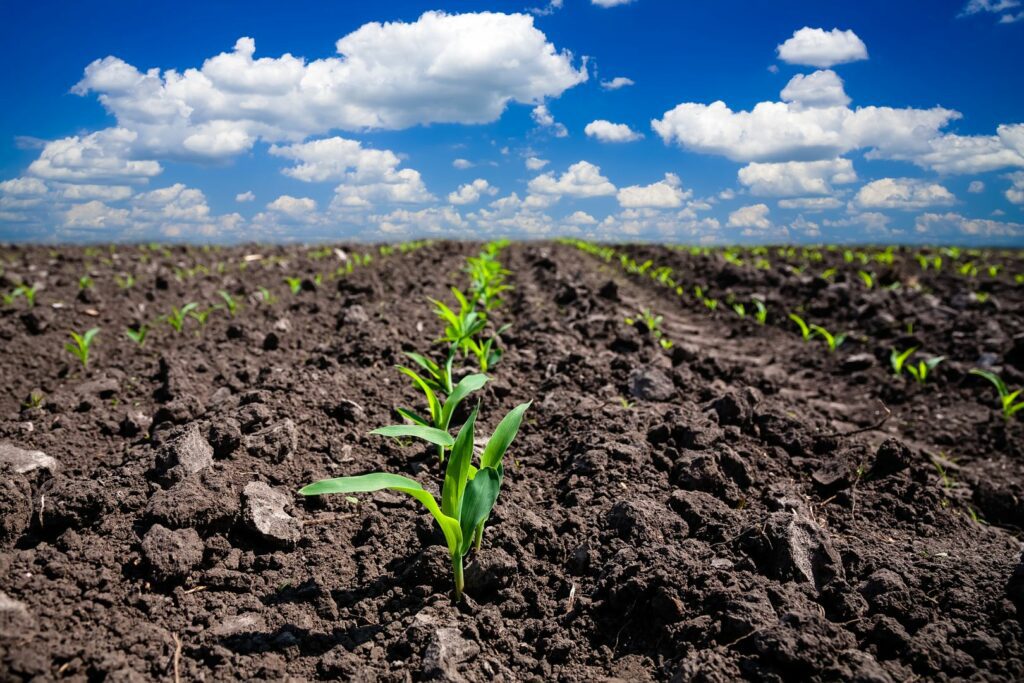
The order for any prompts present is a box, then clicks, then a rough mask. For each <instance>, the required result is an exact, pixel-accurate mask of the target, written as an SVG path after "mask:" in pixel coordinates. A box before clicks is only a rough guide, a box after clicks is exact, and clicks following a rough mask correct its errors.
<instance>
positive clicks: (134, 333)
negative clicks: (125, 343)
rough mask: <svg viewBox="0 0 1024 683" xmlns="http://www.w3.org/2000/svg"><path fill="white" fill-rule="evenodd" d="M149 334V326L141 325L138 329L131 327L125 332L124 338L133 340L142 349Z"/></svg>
mask: <svg viewBox="0 0 1024 683" xmlns="http://www.w3.org/2000/svg"><path fill="white" fill-rule="evenodd" d="M148 334H149V325H139V326H138V327H135V328H131V327H129V328H128V329H126V330H125V331H124V336H126V337H128V338H129V339H131V340H132V341H133V342H135V344H136V345H138V346H139V347H140V348H141V347H143V346H145V345H146V336H147V335H148Z"/></svg>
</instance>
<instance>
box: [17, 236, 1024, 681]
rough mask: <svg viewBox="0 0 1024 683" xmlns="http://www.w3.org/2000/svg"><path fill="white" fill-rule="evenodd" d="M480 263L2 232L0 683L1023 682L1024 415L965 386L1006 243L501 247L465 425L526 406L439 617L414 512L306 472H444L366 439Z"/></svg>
mask: <svg viewBox="0 0 1024 683" xmlns="http://www.w3.org/2000/svg"><path fill="white" fill-rule="evenodd" d="M484 249H485V245H481V244H478V243H459V242H427V243H411V244H406V245H401V246H400V247H399V246H395V247H386V248H379V247H369V246H366V245H346V246H341V247H338V248H334V247H329V248H309V247H256V246H248V247H232V248H204V249H199V248H186V247H162V246H158V245H150V246H119V247H117V248H106V247H103V248H95V247H94V248H73V247H59V248H56V249H51V248H48V247H5V248H3V249H2V251H0V256H2V262H0V265H2V268H3V271H2V274H0V293H2V294H4V295H5V299H4V301H3V302H2V303H0V348H2V354H0V386H2V387H3V391H2V392H0V516H2V520H3V521H2V524H0V679H3V680H39V681H43V680H52V679H61V678H67V679H70V680H82V681H86V680H88V681H101V680H109V681H148V680H183V681H198V680H207V681H213V680H230V679H244V680H275V681H279V680H285V679H286V678H288V677H291V679H292V680H302V679H321V678H323V679H341V680H385V681H406V680H448V681H460V680H470V681H478V680H487V681H518V680H524V681H547V680H561V681H593V680H602V679H605V680H629V681H643V680H677V681H689V680H700V681H729V680H736V679H751V680H768V681H773V680H857V681H906V680H914V679H927V680H947V679H952V678H963V679H974V680H1007V681H1010V680H1021V679H1022V678H1024V633H1022V629H1021V614H1024V612H1021V610H1024V565H1021V564H1020V560H1021V548H1022V546H1021V542H1020V533H1019V529H1021V528H1022V527H1024V453H1022V447H1021V444H1022V436H1024V429H1022V427H1021V421H1022V418H1024V411H1022V412H1020V413H1017V414H1016V415H1013V416H1008V417H1004V411H1003V409H1002V406H1001V403H1000V398H999V395H998V393H997V391H996V387H995V386H994V384H993V383H992V382H991V381H989V380H988V379H986V378H985V377H982V376H979V375H977V374H974V373H972V370H977V369H980V370H983V371H986V372H991V373H994V374H995V375H997V376H999V377H1001V378H1002V379H1003V380H1004V381H1005V382H1006V384H1007V385H1008V386H1009V387H1010V390H1011V391H1012V390H1014V389H1016V388H1018V387H1020V386H1022V384H1024V258H1022V254H1021V253H1018V252H1010V251H1000V252H995V251H968V250H959V249H943V250H940V249H930V250H929V249H923V250H913V249H910V250H908V249H901V248H870V249H858V248H851V249H845V248H843V247H839V248H820V249H818V248H813V249H812V248H806V249H804V248H800V247H796V248H774V247H772V248H763V249H749V248H748V249H688V248H678V249H676V248H668V247H663V246H657V247H656V246H600V245H591V244H585V243H575V242H559V243H513V244H508V245H504V244H496V245H492V248H491V252H492V253H493V254H494V258H495V259H496V260H497V261H498V262H500V264H501V266H503V268H504V269H506V270H507V275H506V276H505V278H506V282H507V284H508V285H509V286H510V289H508V290H507V291H504V292H502V293H500V298H501V299H502V301H497V300H495V301H494V304H495V305H494V306H493V308H492V310H489V311H487V312H486V321H487V327H486V331H485V333H484V334H483V335H482V336H480V340H484V339H487V338H490V335H491V333H493V332H495V331H497V330H498V329H500V327H501V326H504V325H505V324H509V325H511V327H510V328H509V329H507V330H505V331H503V332H502V333H501V334H500V337H499V338H497V339H496V341H495V347H494V348H500V349H502V350H503V356H502V357H501V359H500V362H497V363H495V364H492V365H493V367H489V368H488V369H487V373H486V374H487V375H488V377H489V381H488V382H487V383H486V384H485V385H484V386H483V387H482V388H481V389H479V390H478V391H476V392H475V393H473V394H472V395H471V396H470V397H469V398H467V399H466V400H464V401H463V402H462V403H461V404H460V405H459V406H458V408H457V409H456V410H455V411H454V416H453V418H452V422H451V426H452V436H454V435H455V429H456V427H458V426H459V425H462V424H464V423H465V422H466V421H467V420H468V419H469V416H470V410H471V408H473V407H474V406H475V405H476V401H477V400H478V399H479V400H480V409H479V416H478V430H477V431H478V434H477V436H478V438H481V437H482V436H483V437H485V436H486V435H488V434H490V433H491V432H492V431H493V430H495V428H496V427H497V424H498V421H499V420H500V419H501V417H502V416H503V415H505V414H506V412H507V411H509V410H511V409H512V408H513V407H514V406H516V405H519V404H522V403H524V402H527V401H532V404H531V405H530V407H529V409H528V410H527V412H526V413H525V419H524V420H523V422H522V424H521V426H520V429H519V433H518V435H517V436H516V437H515V439H514V440H513V441H512V443H511V446H510V448H509V450H508V452H507V454H506V456H505V459H504V480H503V487H502V489H501V495H500V497H499V498H498V501H497V504H496V506H495V507H494V510H493V513H492V514H491V516H490V520H489V521H488V522H487V525H486V533H484V534H483V539H482V546H481V548H480V550H479V551H476V550H471V551H470V552H469V553H468V555H467V556H466V560H465V595H464V596H463V597H462V599H461V600H459V601H455V600H454V599H453V598H454V593H453V577H452V569H451V567H450V565H449V560H450V558H449V551H448V549H447V548H446V545H445V543H446V540H445V537H444V536H443V535H442V533H441V531H440V529H439V527H438V525H437V524H436V523H435V522H434V520H433V519H432V518H431V516H430V515H429V514H428V513H427V512H426V511H425V510H424V509H423V507H422V506H421V505H420V504H419V503H417V502H416V501H414V500H412V499H411V498H409V497H407V496H404V495H402V494H401V493H398V492H395V491H380V492H376V493H365V494H363V493H359V494H350V495H337V496H303V495H300V494H299V493H298V491H299V489H300V488H302V487H303V486H305V485H307V484H310V483H312V482H315V481H317V480H319V479H323V478H327V477H341V476H346V475H358V474H363V473H366V472H370V471H376V470H383V471H387V472H393V473H396V474H403V475H406V476H410V477H414V478H416V479H418V480H419V481H420V482H423V484H424V486H425V487H426V488H427V489H429V490H431V491H433V492H435V493H436V492H437V491H438V490H439V488H440V486H441V482H442V480H443V478H444V473H445V470H444V466H443V465H441V464H439V458H438V447H437V446H434V445H430V444H426V443H422V442H420V441H418V440H416V439H413V438H402V439H390V438H385V437H383V436H379V435H372V434H370V433H369V432H370V431H371V430H373V429H375V428H378V427H381V426H384V425H391V424H397V423H400V422H401V421H402V418H401V417H400V416H399V415H398V414H396V412H395V409H396V407H400V406H404V407H409V408H411V409H412V410H414V411H416V412H418V413H423V412H425V411H426V410H427V408H426V402H425V400H424V394H423V393H422V392H421V391H420V390H418V389H417V387H416V386H415V385H414V384H413V383H412V382H411V381H409V378H408V377H406V376H404V375H403V374H401V373H399V372H398V371H397V370H396V369H395V367H394V366H396V365H410V366H412V367H418V366H415V365H413V364H412V361H411V359H410V358H409V357H408V356H406V355H404V354H405V352H419V353H421V354H429V355H430V356H431V357H433V358H434V359H436V360H439V361H440V360H442V359H443V357H444V349H445V348H446V347H445V345H444V344H443V343H442V344H439V343H436V340H437V339H438V338H439V337H441V336H442V334H443V330H444V328H445V325H444V323H443V322H442V321H441V320H440V319H439V318H438V316H437V315H436V313H435V310H434V306H433V305H432V304H431V302H430V301H429V300H430V299H437V300H442V301H444V302H446V303H447V304H448V305H450V306H453V307H455V308H456V310H457V306H456V300H455V297H454V296H453V294H452V292H451V290H450V288H451V287H459V288H460V289H462V290H464V291H468V288H469V287H470V278H469V275H468V274H467V273H466V272H465V267H466V265H467V259H468V258H469V257H474V256H476V255H477V254H480V253H481V252H482V250H484ZM33 285H38V287H36V288H35V289H31V288H32V286H33ZM190 303H195V304H196V306H195V307H194V308H193V307H189V308H185V306H186V305H187V304H190ZM791 314H793V315H795V316H796V318H797V319H799V321H800V322H797V320H796V319H794V318H792V317H791ZM801 323H802V324H803V325H807V326H808V335H807V337H808V338H807V339H805V338H804V335H803V334H802V333H801V328H802V324H801ZM141 326H145V327H141ZM811 326H818V327H814V328H812V327H811ZM177 327H180V328H181V329H180V330H177V329H176V328H177ZM90 328H98V329H99V332H98V333H96V335H95V337H93V338H92V339H91V344H90V345H89V349H88V351H89V355H88V362H87V364H85V363H83V362H82V358H81V356H82V353H81V350H80V348H77V347H75V343H74V342H73V341H72V339H71V337H70V336H69V333H70V332H71V331H74V332H76V333H79V334H81V333H85V332H86V330H89V329H90ZM129 329H130V330H132V335H129V334H126V330H129ZM143 330H145V334H144V339H140V336H142V335H143ZM842 335H846V336H845V337H843V336H842ZM132 337H134V339H133V338H132ZM830 339H831V342H832V344H833V345H834V346H835V348H834V349H830V344H829V340H830ZM68 343H71V344H72V348H76V350H79V354H78V355H76V354H75V353H72V352H71V351H70V350H68V349H66V348H65V344H68ZM83 343H84V342H83ZM894 349H895V350H896V352H897V355H898V354H899V353H900V352H903V351H908V350H910V349H915V350H914V351H913V352H912V353H911V354H909V355H907V356H906V357H905V360H904V362H903V364H902V366H900V368H899V371H898V372H897V371H896V368H894V361H893V355H894V354H893V350H894ZM939 357H941V358H942V360H941V361H932V359H935V358H939ZM929 361H932V362H929ZM479 370H480V368H479V367H478V366H477V359H476V357H475V356H474V355H473V354H469V355H468V357H467V356H463V355H462V354H459V355H458V356H457V358H456V364H455V375H456V378H458V377H462V376H464V375H466V374H467V373H469V372H470V371H477V372H479ZM1011 400H1012V399H1011ZM1008 405H1012V403H1011V404H1008ZM1009 410H1011V408H1008V410H1007V412H1009ZM457 449H458V443H457V444H456V447H455V448H454V449H452V452H451V453H449V455H448V457H449V461H451V459H454V458H455V457H456V456H455V455H454V454H455V452H456V450H457ZM483 471H484V470H483V469H481V472H483ZM477 476H478V477H479V475H477ZM474 481H476V480H474Z"/></svg>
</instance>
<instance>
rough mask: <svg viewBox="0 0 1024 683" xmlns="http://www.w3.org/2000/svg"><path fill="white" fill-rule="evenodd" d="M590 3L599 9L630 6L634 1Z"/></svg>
mask: <svg viewBox="0 0 1024 683" xmlns="http://www.w3.org/2000/svg"><path fill="white" fill-rule="evenodd" d="M590 2H591V3H592V4H594V5H597V6H598V7H605V8H607V7H618V6H619V5H628V4H629V3H631V2H633V0H590Z"/></svg>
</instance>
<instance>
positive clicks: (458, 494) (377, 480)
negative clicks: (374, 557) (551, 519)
mask: <svg viewBox="0 0 1024 683" xmlns="http://www.w3.org/2000/svg"><path fill="white" fill-rule="evenodd" d="M505 246H507V242H504V241H501V242H492V243H490V244H488V245H486V246H485V248H484V249H483V251H482V252H480V254H478V255H477V256H473V257H469V258H468V259H466V264H465V268H464V271H465V273H466V274H467V275H468V276H469V287H468V288H467V289H466V290H462V289H459V288H457V287H453V288H452V290H451V291H452V295H453V296H454V299H455V305H454V306H450V305H448V304H447V303H445V302H443V301H441V300H437V299H431V300H430V301H429V303H430V304H431V306H432V307H433V310H434V313H435V315H436V316H437V317H438V319H439V320H440V321H441V323H442V324H443V330H442V332H441V334H440V336H439V337H438V338H437V339H436V340H434V343H433V345H432V347H439V349H438V350H439V353H438V352H437V351H435V352H434V353H431V352H430V351H427V352H424V353H418V352H406V354H405V355H406V357H408V358H409V360H410V361H412V364H413V365H415V366H416V367H415V368H412V367H408V366H405V365H400V366H397V370H398V372H400V373H401V374H402V375H403V376H405V377H407V378H408V379H409V380H411V382H412V384H413V386H414V387H415V388H416V389H417V390H418V392H419V393H420V394H422V396H423V399H424V405H423V406H422V407H421V408H420V409H419V410H413V409H409V408H404V407H400V408H396V412H397V413H398V415H399V416H401V417H402V418H403V419H404V420H405V422H404V423H403V424H395V425H388V426H384V427H379V428H377V429H374V430H373V431H372V432H370V433H371V434H374V435H378V436H383V437H388V438H393V439H399V440H403V441H404V440H406V439H409V438H412V439H419V440H421V441H423V442H425V443H427V444H430V445H432V446H435V447H436V448H437V456H438V465H439V468H441V467H443V468H444V472H443V475H442V479H441V486H440V498H441V500H440V503H438V500H437V498H435V496H434V495H433V494H432V493H431V492H430V491H429V490H428V489H427V488H426V487H424V485H423V484H422V483H421V482H420V481H418V480H416V479H413V478H411V477H408V476H405V475H402V474H395V473H391V472H371V473H369V474H363V475H358V476H350V477H338V478H332V479H324V480H321V481H318V482H315V483H313V484H309V485H308V486H305V487H303V488H301V489H300V490H299V493H300V494H302V495H304V496H321V495H329V494H343V495H348V496H351V495H352V494H357V493H372V492H375V491H380V490H382V489H389V490H392V491H397V492H399V493H404V494H406V495H408V496H410V497H412V498H413V499H415V500H417V501H418V502H419V503H420V504H422V505H423V507H424V508H426V510H427V511H428V512H429V513H430V514H431V515H432V516H433V517H434V519H435V520H436V521H437V524H438V526H439V527H440V528H441V532H442V533H443V534H444V538H445V542H446V545H447V547H448V554H449V558H450V560H451V567H452V577H453V581H454V586H455V600H456V602H458V601H459V600H461V598H462V595H463V590H464V586H465V582H464V578H463V576H464V574H463V564H464V559H465V557H466V556H467V555H468V554H469V553H470V551H472V550H474V549H475V552H480V549H481V545H482V542H483V537H484V530H485V527H486V525H487V521H488V520H489V518H490V516H491V512H492V511H493V509H494V505H495V503H496V501H497V499H498V495H499V494H500V492H501V486H502V483H503V481H504V477H505V469H504V465H503V460H504V456H505V453H506V452H507V451H508V448H509V446H510V445H511V444H512V441H513V440H514V439H515V437H516V435H517V433H518V432H519V427H520V425H521V423H522V420H523V415H524V414H525V413H526V411H527V409H529V407H530V403H531V402H526V403H521V404H519V405H517V406H516V407H514V408H513V409H512V410H510V411H509V412H508V413H507V414H506V415H505V416H504V417H502V419H501V420H500V421H499V422H498V425H497V427H496V428H495V429H494V431H493V432H492V433H491V435H490V436H489V437H487V438H484V437H482V436H478V431H479V430H478V421H479V413H480V402H479V401H477V403H476V405H475V406H474V407H473V408H472V410H471V411H470V413H469V416H468V417H467V418H466V420H465V422H463V424H462V425H461V426H459V427H458V429H457V431H456V434H455V435H454V436H453V435H452V431H453V430H455V429H456V425H455V424H453V421H454V419H455V417H456V415H457V413H456V410H457V408H458V407H459V405H460V404H461V403H463V402H464V401H466V400H467V399H469V398H470V397H471V395H472V394H473V393H474V392H475V391H478V390H480V389H481V388H483V386H484V385H485V384H486V383H487V381H488V376H487V375H486V374H485V373H487V372H489V371H493V369H494V368H495V366H497V365H498V363H499V362H500V361H501V358H502V355H503V351H502V348H501V334H502V333H503V332H504V331H506V330H507V329H508V327H509V325H508V324H504V325H499V324H498V323H497V322H496V321H495V318H496V317H497V314H498V312H499V311H500V310H501V309H502V307H503V303H504V301H503V297H502V295H503V294H504V293H505V292H507V291H508V290H509V288H510V286H509V285H508V283H507V281H506V278H507V276H508V275H509V272H508V271H507V270H506V269H505V268H504V267H503V266H502V264H501V262H500V260H499V255H500V253H501V250H502V249H503V248H504V247H505ZM467 363H471V364H472V365H471V367H466V364H467ZM457 378H458V379H457Z"/></svg>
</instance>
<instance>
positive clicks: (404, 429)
mask: <svg viewBox="0 0 1024 683" xmlns="http://www.w3.org/2000/svg"><path fill="white" fill-rule="evenodd" d="M370 433H371V434H377V435H379V436H388V437H391V438H402V437H406V436H411V437H414V438H417V439H423V440H424V441H427V442H429V443H432V444H434V445H435V446H444V447H445V448H451V447H452V446H454V445H455V439H453V438H452V435H451V434H449V433H448V432H446V431H444V430H443V429H436V428H434V427H424V426H423V425H418V424H414V425H391V426H389V427H378V428H377V429H374V430H373V431H372V432H370Z"/></svg>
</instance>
